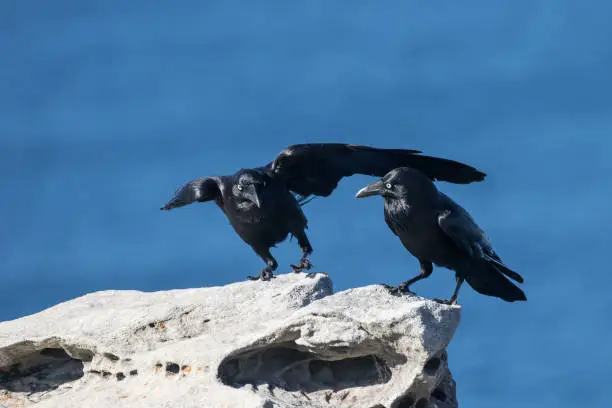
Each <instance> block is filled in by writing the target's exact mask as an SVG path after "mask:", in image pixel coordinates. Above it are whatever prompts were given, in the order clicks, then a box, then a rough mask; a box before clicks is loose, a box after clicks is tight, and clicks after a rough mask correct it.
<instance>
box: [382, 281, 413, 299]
mask: <svg viewBox="0 0 612 408" xmlns="http://www.w3.org/2000/svg"><path fill="white" fill-rule="evenodd" d="M383 286H384V287H385V289H387V290H388V291H389V293H391V294H392V295H395V296H401V295H403V294H406V293H409V294H411V295H416V293H414V292H413V291H411V290H410V286H409V285H406V284H405V282H404V283H400V284H399V285H397V286H391V285H385V284H384V283H383Z"/></svg>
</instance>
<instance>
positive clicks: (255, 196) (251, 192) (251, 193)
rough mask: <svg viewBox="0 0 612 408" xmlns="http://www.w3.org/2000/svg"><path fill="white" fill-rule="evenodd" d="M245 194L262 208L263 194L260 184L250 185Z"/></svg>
mask: <svg viewBox="0 0 612 408" xmlns="http://www.w3.org/2000/svg"><path fill="white" fill-rule="evenodd" d="M245 196H246V198H248V199H249V201H251V202H252V203H253V204H255V205H256V206H257V208H261V194H260V191H259V186H258V185H254V184H251V185H250V186H249V187H247V191H246V194H245Z"/></svg>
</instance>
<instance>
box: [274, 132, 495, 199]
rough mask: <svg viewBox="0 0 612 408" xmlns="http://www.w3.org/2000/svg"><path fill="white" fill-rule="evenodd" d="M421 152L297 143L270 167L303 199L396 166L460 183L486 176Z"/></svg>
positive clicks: (376, 174)
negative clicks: (347, 179) (354, 177)
mask: <svg viewBox="0 0 612 408" xmlns="http://www.w3.org/2000/svg"><path fill="white" fill-rule="evenodd" d="M420 153H421V152H420V151H418V150H406V149H378V148H374V147H369V146H359V145H349V144H342V143H313V144H298V145H293V146H289V147H288V148H286V149H285V150H283V151H282V152H281V153H280V154H279V155H278V156H277V157H276V159H274V161H273V162H271V163H269V164H268V165H267V167H268V168H269V169H270V171H271V172H272V173H274V174H275V175H276V176H277V177H281V178H283V179H284V180H285V182H286V184H287V186H288V188H289V189H290V190H291V191H293V192H295V193H297V194H299V195H301V196H304V197H307V196H309V195H313V194H314V195H318V196H324V197H326V196H328V195H330V194H331V193H332V191H333V190H334V189H335V188H336V186H337V185H338V182H339V181H340V179H341V178H342V177H347V176H352V175H354V174H365V175H370V176H378V177H382V176H384V175H385V174H387V173H388V172H389V171H391V170H393V169H395V168H397V167H412V168H415V169H418V170H420V171H421V172H423V173H425V174H426V175H427V176H428V177H430V178H431V179H433V180H441V181H449V182H452V183H459V184H467V183H471V182H474V181H481V180H483V179H484V177H485V174H484V173H482V172H480V171H478V170H476V169H475V168H473V167H471V166H468V165H467V164H463V163H460V162H456V161H453V160H447V159H442V158H438V157H430V156H422V155H420Z"/></svg>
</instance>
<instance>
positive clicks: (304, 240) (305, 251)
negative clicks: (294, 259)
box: [290, 230, 312, 273]
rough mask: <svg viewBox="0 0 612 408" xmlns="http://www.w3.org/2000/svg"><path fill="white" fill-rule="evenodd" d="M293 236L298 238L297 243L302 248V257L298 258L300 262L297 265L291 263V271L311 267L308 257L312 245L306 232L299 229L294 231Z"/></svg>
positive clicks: (299, 270) (296, 271)
mask: <svg viewBox="0 0 612 408" xmlns="http://www.w3.org/2000/svg"><path fill="white" fill-rule="evenodd" d="M293 235H295V237H296V238H297V240H298V245H299V246H300V248H302V258H300V262H299V263H298V264H297V265H293V264H291V265H290V266H291V269H293V272H295V273H300V272H303V271H307V270H309V269H310V268H312V263H310V260H309V259H308V257H309V256H310V254H312V246H311V245H310V241H308V237H307V236H306V232H305V231H304V230H301V231H300V232H296V233H295V234H293Z"/></svg>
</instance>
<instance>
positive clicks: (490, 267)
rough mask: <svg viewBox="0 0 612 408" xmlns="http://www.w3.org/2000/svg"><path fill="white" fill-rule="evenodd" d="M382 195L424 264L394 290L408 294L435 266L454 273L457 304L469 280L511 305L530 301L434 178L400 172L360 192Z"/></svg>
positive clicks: (393, 223)
mask: <svg viewBox="0 0 612 408" xmlns="http://www.w3.org/2000/svg"><path fill="white" fill-rule="evenodd" d="M373 195H379V196H382V197H383V198H384V200H385V221H386V222H387V225H388V226H389V228H390V229H391V231H393V233H394V234H395V235H397V236H398V237H399V239H400V241H401V242H402V244H403V245H404V247H405V248H406V249H407V250H408V251H409V252H410V253H411V254H412V255H414V256H415V257H416V258H417V259H418V260H419V263H420V264H421V273H420V274H419V275H417V276H415V277H414V278H412V279H409V280H407V281H406V282H404V283H402V284H400V285H399V286H396V287H391V288H390V289H391V290H392V291H393V292H395V293H401V292H409V291H410V285H412V284H413V283H415V282H417V281H419V280H421V279H424V278H427V277H428V276H429V275H431V273H432V272H433V264H435V265H438V266H442V267H445V268H448V269H451V270H454V271H455V277H456V279H457V285H456V287H455V291H454V293H453V295H452V296H451V298H450V299H449V300H446V301H443V302H444V303H451V304H454V303H456V302H457V296H458V295H459V288H461V285H462V284H463V282H464V281H465V280H467V282H468V284H469V285H470V286H471V287H472V288H473V289H475V290H476V291H477V292H479V293H482V294H484V295H489V296H495V297H499V298H501V299H503V300H505V301H507V302H514V301H517V300H527V298H526V297H525V294H524V293H523V291H522V290H521V289H519V288H518V287H517V286H516V285H515V284H514V283H512V282H511V281H510V280H508V279H507V278H506V277H509V278H511V279H513V280H515V281H517V282H520V283H522V282H523V277H522V276H521V275H519V274H518V273H516V272H514V271H513V270H511V269H510V268H508V267H507V266H506V265H504V263H503V262H502V260H501V259H500V257H499V256H498V255H497V254H496V253H495V251H494V250H493V246H492V245H491V242H490V241H489V239H488V238H487V236H486V234H485V233H484V231H483V230H482V229H480V227H479V226H478V225H477V224H476V221H474V219H473V218H472V217H471V216H470V214H469V213H468V212H467V211H466V210H465V209H464V208H463V207H461V206H460V205H459V204H457V203H456V202H455V201H453V200H452V199H451V198H450V197H448V196H447V195H446V194H444V193H441V192H440V191H438V189H437V188H436V186H435V185H434V183H433V182H432V181H431V179H430V178H429V177H427V176H426V175H425V174H423V173H421V172H420V171H418V170H415V169H412V168H398V169H394V170H392V171H390V172H389V173H388V174H386V175H385V176H384V177H383V178H382V179H380V180H379V181H376V182H374V183H371V184H369V185H367V186H365V187H364V188H362V189H361V190H359V191H358V192H357V195H356V197H357V198H361V197H368V196H373Z"/></svg>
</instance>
